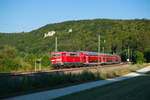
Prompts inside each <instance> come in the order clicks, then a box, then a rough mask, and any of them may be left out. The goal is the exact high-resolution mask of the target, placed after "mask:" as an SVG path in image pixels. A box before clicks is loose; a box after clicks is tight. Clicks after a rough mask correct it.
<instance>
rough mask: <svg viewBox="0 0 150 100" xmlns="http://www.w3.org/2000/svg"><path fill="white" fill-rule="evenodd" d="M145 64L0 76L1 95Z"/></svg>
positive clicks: (115, 73)
mask: <svg viewBox="0 0 150 100" xmlns="http://www.w3.org/2000/svg"><path fill="white" fill-rule="evenodd" d="M145 66H147V65H142V66H138V65H135V66H129V67H126V68H114V69H108V70H101V71H99V72H88V71H83V72H82V73H80V74H71V73H70V74H40V75H36V76H34V75H31V76H20V77H0V97H5V96H6V97H7V96H12V95H18V94H22V93H28V92H34V91H41V90H45V89H53V88H58V87H64V86H68V85H72V84H78V83H83V82H88V81H93V80H101V79H106V78H112V77H116V76H120V75H123V74H127V73H129V72H132V71H135V70H137V69H140V68H143V67H145Z"/></svg>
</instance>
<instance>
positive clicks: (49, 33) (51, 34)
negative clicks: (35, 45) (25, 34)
mask: <svg viewBox="0 0 150 100" xmlns="http://www.w3.org/2000/svg"><path fill="white" fill-rule="evenodd" d="M55 33H56V32H55V31H50V32H48V33H45V34H44V38H46V37H49V36H53V35H54V34H55Z"/></svg>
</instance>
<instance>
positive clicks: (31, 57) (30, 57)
mask: <svg viewBox="0 0 150 100" xmlns="http://www.w3.org/2000/svg"><path fill="white" fill-rule="evenodd" d="M36 59H37V57H36V55H34V54H28V55H26V56H25V58H24V60H25V61H26V62H28V63H29V64H31V65H34V62H35V60H36Z"/></svg>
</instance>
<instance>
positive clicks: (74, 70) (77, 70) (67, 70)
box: [0, 63, 129, 77]
mask: <svg viewBox="0 0 150 100" xmlns="http://www.w3.org/2000/svg"><path fill="white" fill-rule="evenodd" d="M124 65H129V64H128V63H121V64H112V65H98V66H90V67H89V66H88V67H78V68H63V69H52V70H47V71H36V72H35V71H32V72H16V73H0V77H14V76H35V75H41V74H57V73H59V74H64V73H81V72H82V71H84V70H87V71H92V70H99V69H108V68H113V67H120V66H124Z"/></svg>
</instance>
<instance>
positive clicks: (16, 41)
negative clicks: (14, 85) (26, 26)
mask: <svg viewBox="0 0 150 100" xmlns="http://www.w3.org/2000/svg"><path fill="white" fill-rule="evenodd" d="M69 29H72V32H68V30H69ZM50 31H55V32H56V33H55V34H54V35H53V36H50V37H46V38H44V34H45V33H48V32H50ZM98 35H100V38H101V41H100V46H101V52H103V47H104V48H105V49H104V52H105V53H115V54H119V55H122V57H125V56H127V49H128V47H129V49H130V53H132V54H130V55H131V56H132V55H133V54H134V53H135V52H137V51H138V52H142V53H143V54H144V52H146V53H147V54H146V55H148V54H149V51H150V20H148V19H134V20H112V19H93V20H78V21H65V22H61V23H54V24H47V25H45V26H43V27H41V28H39V29H36V30H33V31H31V32H21V33H0V49H3V48H4V46H6V45H8V46H13V47H16V49H17V50H18V51H19V55H21V56H25V55H26V54H35V55H37V56H41V55H43V54H47V55H49V53H50V52H53V51H54V50H55V37H56V36H57V38H58V50H59V51H78V50H83V51H94V52H97V49H98V47H97V45H98ZM104 41H105V42H104ZM146 55H145V56H146ZM147 58H148V57H147Z"/></svg>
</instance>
